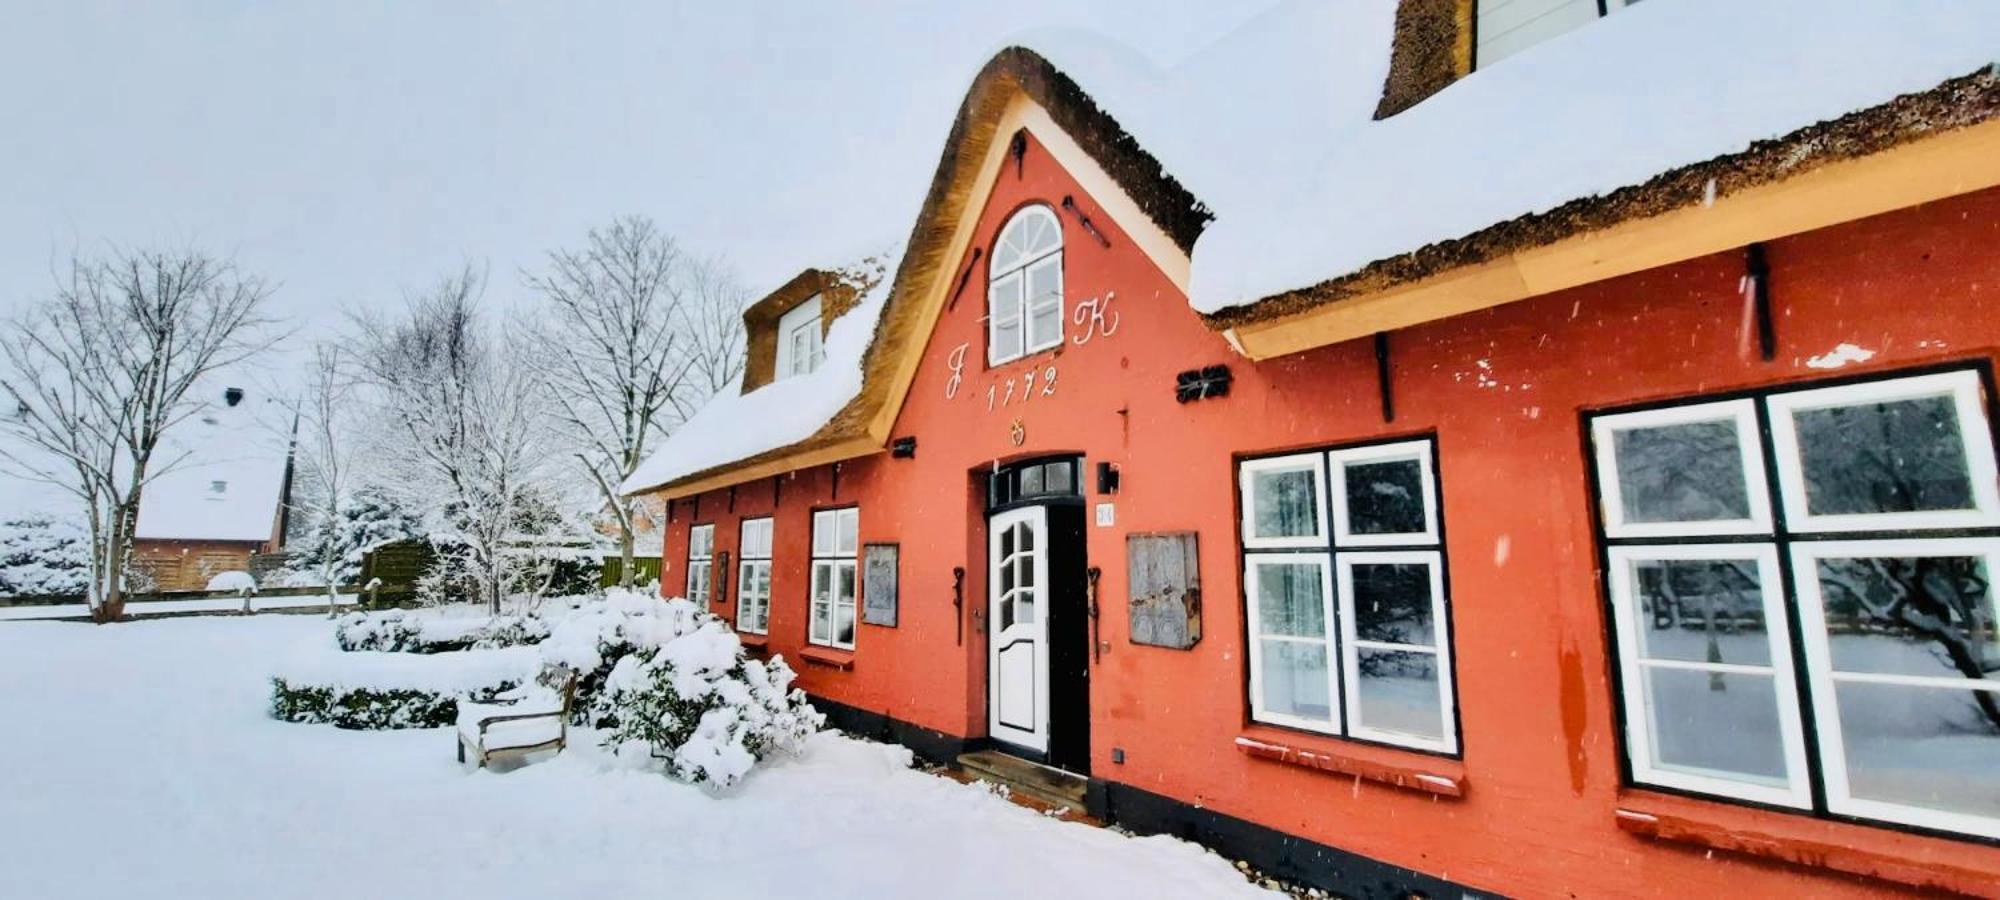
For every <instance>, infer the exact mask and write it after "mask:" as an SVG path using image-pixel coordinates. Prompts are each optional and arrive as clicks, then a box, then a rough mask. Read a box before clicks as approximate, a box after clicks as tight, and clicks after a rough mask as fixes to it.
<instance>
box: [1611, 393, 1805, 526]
mask: <svg viewBox="0 0 2000 900" xmlns="http://www.w3.org/2000/svg"><path fill="white" fill-rule="evenodd" d="M1723 421H1727V422H1732V423H1734V424H1735V426H1736V446H1737V449H1738V451H1739V454H1738V455H1739V464H1740V465H1741V466H1742V469H1743V487H1744V491H1745V492H1746V497H1747V500H1748V503H1749V507H1750V509H1749V513H1750V515H1749V518H1744V519H1711V520H1705V521H1689V522H1627V521H1625V495H1624V486H1623V485H1622V484H1620V483H1619V481H1618V477H1617V476H1618V447H1617V441H1616V435H1617V433H1618V432H1620V431H1631V430H1638V429H1646V428H1662V427H1668V426H1673V425H1691V424H1695V423H1699V422H1723ZM1590 429H1591V443H1592V444H1593V445H1594V446H1593V449H1594V450H1595V455H1596V457H1597V471H1598V472H1600V473H1602V476H1601V477H1600V479H1599V485H1600V490H1599V493H1600V500H1601V501H1602V502H1601V503H1599V508H1600V510H1601V511H1602V513H1603V516H1604V533H1605V534H1606V535H1607V536H1610V537H1614V538H1646V537H1676V538H1679V537H1714V536H1720V535H1746V534H1770V533H1771V491H1770V487H1769V485H1768V484H1766V483H1765V480H1764V441H1763V439H1762V438H1761V437H1760V436H1759V433H1758V428H1757V404H1756V401H1754V400H1747V399H1746V400H1725V401H1722V402H1720V403H1696V404H1690V405H1688V406H1671V407H1665V408H1661V409H1648V410H1640V411H1638V412H1629V413H1617V414H1614V415H1608V416H1598V417H1596V418H1594V419H1592V420H1591V423H1590Z"/></svg>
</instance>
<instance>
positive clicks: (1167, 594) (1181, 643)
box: [1125, 531, 1201, 650]
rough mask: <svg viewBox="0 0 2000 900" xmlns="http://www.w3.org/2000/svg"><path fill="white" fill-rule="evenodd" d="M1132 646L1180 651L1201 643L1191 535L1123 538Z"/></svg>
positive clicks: (1197, 580)
mask: <svg viewBox="0 0 2000 900" xmlns="http://www.w3.org/2000/svg"><path fill="white" fill-rule="evenodd" d="M1125 559H1126V564H1127V575H1128V578H1127V581H1126V584H1127V590H1128V592H1129V594H1130V597H1129V599H1128V601H1127V602H1126V609H1127V611H1128V613H1129V614H1130V616H1131V629H1132V643H1134V644H1146V645H1149V646H1153V647H1170V648H1173V649H1175V650H1186V649H1188V648H1190V647H1193V646H1194V645H1195V644H1196V643H1197V642H1199V641H1200V640H1201V571H1200V562H1199V560H1200V557H1199V556H1198V555H1197V554H1196V543H1195V535H1194V532H1192V531H1177V532H1167V533H1160V534H1133V535H1128V536H1126V538H1125Z"/></svg>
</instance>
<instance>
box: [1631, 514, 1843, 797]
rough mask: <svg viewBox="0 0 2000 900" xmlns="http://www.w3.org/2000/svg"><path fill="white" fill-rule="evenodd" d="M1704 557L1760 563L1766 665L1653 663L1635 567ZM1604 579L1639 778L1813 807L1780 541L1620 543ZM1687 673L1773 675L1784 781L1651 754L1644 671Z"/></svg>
mask: <svg viewBox="0 0 2000 900" xmlns="http://www.w3.org/2000/svg"><path fill="white" fill-rule="evenodd" d="M1703 560H1744V561H1752V562H1755V563H1756V564H1757V584H1758V589H1759V593H1760V594H1761V595H1762V597H1763V605H1764V634H1765V636H1766V637H1767V638H1768V639H1769V641H1770V645H1771V646H1770V651H1769V652H1770V655H1771V664H1770V665H1768V666H1758V665H1748V664H1735V663H1710V662H1694V661H1680V660H1663V659H1648V658H1646V656H1645V653H1644V651H1643V649H1642V647H1641V643H1640V640H1641V639H1640V634H1641V631H1642V629H1643V628H1644V627H1645V623H1643V622H1642V621H1640V612H1639V595H1638V591H1637V585H1636V584H1635V578H1634V569H1635V567H1636V564H1637V563H1640V562H1680V561H1697V562H1698V561H1703ZM1605 562H1606V572H1605V574H1606V577H1607V578H1608V579H1609V582H1610V592H1611V601H1612V602H1611V614H1612V620H1613V622H1614V623H1615V625H1616V627H1615V628H1614V629H1613V632H1614V634H1615V636H1616V638H1617V641H1618V674H1619V678H1618V684H1617V685H1615V687H1616V688H1617V689H1618V690H1619V696H1620V698H1621V699H1622V700H1623V702H1624V708H1625V740H1626V756H1627V759H1628V760H1629V761H1630V762H1631V766H1632V777H1633V780H1635V781H1638V782H1641V783H1644V784H1649V785H1655V786H1659V787H1666V788H1674V789H1677V790H1684V791H1696V792H1700V793H1704V794H1719V795H1722V796H1725V797H1733V798H1736V799H1738V800H1747V801H1750V802H1753V803H1768V804H1772V805H1775V806H1789V807H1793V808H1796V809H1811V808H1812V784H1811V779H1810V777H1809V772H1810V769H1809V768H1808V763H1807V761H1806V748H1805V738H1804V733H1805V728H1804V725H1803V723H1802V722H1801V721H1800V718H1799V708H1800V704H1799V690H1798V678H1797V672H1798V670H1797V668H1796V667H1795V665H1794V662H1793V659H1792V642H1791V628H1790V623H1789V622H1788V621H1787V619H1788V616H1787V614H1786V611H1785V600H1784V586H1783V582H1782V580H1781V576H1780V574H1779V567H1778V548H1777V546H1776V545H1775V544H1765V543H1741V544H1662V545H1636V546H1635V545H1621V546H1617V547H1612V548H1610V549H1609V550H1608V551H1607V553H1606V559H1605ZM1649 668H1656V669H1684V670H1688V671H1696V672H1705V673H1708V672H1721V673H1723V674H1736V675H1755V676H1765V675H1768V676H1770V677H1771V679H1772V685H1773V692H1772V696H1773V698H1774V700H1775V702H1776V703H1777V704H1778V731H1779V738H1780V740H1782V741H1783V743H1784V746H1783V747H1782V748H1781V752H1782V754H1783V756H1784V760H1785V783H1784V784H1783V785H1771V784H1762V783H1758V782H1754V781H1747V780H1745V779H1744V777H1743V776H1742V775H1741V774H1739V773H1720V772H1718V773H1716V774H1700V773H1696V772H1690V771H1687V770H1685V769H1674V768H1665V767H1663V766H1662V765H1661V764H1660V763H1659V762H1658V761H1657V760H1656V759H1654V756H1653V719H1652V714H1651V706H1650V705H1649V704H1648V703H1647V702H1646V684H1647V681H1646V670H1647V669H1649Z"/></svg>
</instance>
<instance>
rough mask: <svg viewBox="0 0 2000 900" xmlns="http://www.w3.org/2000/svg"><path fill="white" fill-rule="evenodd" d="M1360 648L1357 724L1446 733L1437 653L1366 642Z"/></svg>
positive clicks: (1434, 735)
mask: <svg viewBox="0 0 2000 900" xmlns="http://www.w3.org/2000/svg"><path fill="white" fill-rule="evenodd" d="M1356 654H1357V656H1356V659H1355V669H1354V671H1355V673H1356V678H1355V683H1354V696H1355V701H1356V704H1357V707H1356V709H1355V710H1354V718H1355V721H1356V724H1357V725H1359V726H1362V727H1366V728H1369V729H1380V730H1383V731H1395V732H1401V733H1403V734H1409V735H1415V736H1417V737H1421V738H1425V739H1428V740H1439V739H1442V738H1443V737H1444V734H1445V732H1444V706H1443V699H1442V697H1441V696H1440V695H1439V693H1438V665H1437V663H1438V660H1437V656H1436V655H1434V654H1430V653H1412V652H1408V651H1403V650H1378V649H1370V648H1365V647H1364V648H1360V649H1358V650H1357V651H1356Z"/></svg>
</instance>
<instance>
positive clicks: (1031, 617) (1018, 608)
mask: <svg viewBox="0 0 2000 900" xmlns="http://www.w3.org/2000/svg"><path fill="white" fill-rule="evenodd" d="M1014 620H1015V621H1017V622H1019V623H1021V624H1023V625H1033V624H1034V623H1035V592H1034V591H1022V592H1021V593H1019V594H1016V595H1015V599H1014Z"/></svg>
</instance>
